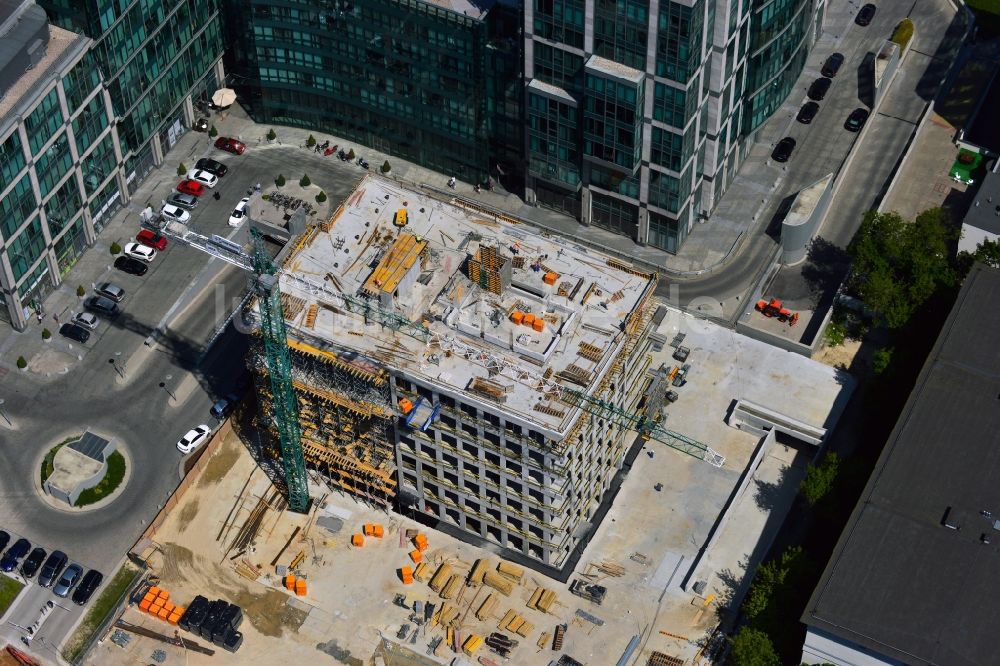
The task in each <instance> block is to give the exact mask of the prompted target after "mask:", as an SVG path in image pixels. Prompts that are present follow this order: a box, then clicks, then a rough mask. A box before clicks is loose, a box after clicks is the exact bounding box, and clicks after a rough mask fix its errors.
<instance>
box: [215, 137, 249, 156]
mask: <svg viewBox="0 0 1000 666" xmlns="http://www.w3.org/2000/svg"><path fill="white" fill-rule="evenodd" d="M215 147H216V148H218V149H219V150H224V151H226V152H227V153H232V154H233V155H242V154H243V153H244V152H245V151H246V149H247V144H245V143H243V142H242V141H237V140H236V139H231V138H229V137H228V136H220V137H219V138H218V139H216V140H215Z"/></svg>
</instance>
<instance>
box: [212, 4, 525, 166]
mask: <svg viewBox="0 0 1000 666" xmlns="http://www.w3.org/2000/svg"><path fill="white" fill-rule="evenodd" d="M234 6H238V7H239V15H240V16H241V17H242V20H235V21H233V23H232V24H231V25H229V26H228V29H229V30H230V31H231V33H232V34H234V35H239V39H238V40H236V39H234V48H233V49H231V50H230V51H227V57H228V58H229V59H230V66H231V69H232V70H233V71H234V72H235V74H236V78H237V84H236V87H237V90H239V92H240V93H241V97H242V98H243V99H246V100H247V101H248V107H249V108H248V110H249V111H250V113H251V115H252V116H253V117H254V119H255V120H257V121H258V122H262V123H271V122H273V123H279V124H284V125H294V126H301V127H307V128H309V129H315V130H318V131H324V130H325V131H328V132H331V133H333V134H336V135H338V136H343V137H346V138H348V139H350V140H353V141H357V142H359V143H361V144H363V145H368V146H372V147H374V148H376V149H378V150H381V151H383V152H387V153H389V154H391V155H398V156H399V157H402V158H404V159H407V160H410V161H412V162H415V163H417V164H420V165H423V166H427V167H430V168H433V169H435V170H437V171H440V172H442V173H445V174H451V175H455V176H456V177H458V178H461V179H463V180H468V181H474V182H484V181H485V180H486V178H487V176H488V175H489V174H490V173H491V171H492V172H493V173H494V175H495V173H496V172H495V171H493V169H492V164H493V162H494V161H502V159H503V155H499V156H498V155H496V154H493V155H492V156H491V152H493V153H496V152H500V153H504V152H505V150H504V145H506V144H509V145H510V146H512V147H514V148H515V149H516V150H517V152H518V153H520V152H522V151H523V148H522V146H523V142H522V139H521V138H520V136H521V131H520V129H519V128H518V126H517V125H518V123H517V122H516V121H517V120H519V119H520V114H521V108H520V96H521V95H522V94H523V89H518V90H516V91H512V90H511V89H510V84H511V83H514V82H516V81H517V77H516V74H515V73H516V72H519V71H520V64H521V62H522V61H523V56H522V55H521V50H520V45H519V44H517V43H516V40H514V39H513V37H515V36H516V29H517V28H518V27H519V22H518V20H517V18H516V17H517V14H516V12H514V11H513V10H511V9H509V8H506V7H504V6H501V5H498V6H496V7H494V8H492V9H490V10H489V12H487V13H486V14H485V15H483V16H473V15H472V13H473V12H474V11H475V10H474V8H472V6H471V5H470V11H469V12H467V14H468V15H466V14H463V13H459V12H456V11H452V10H450V9H445V8H443V7H441V6H438V5H435V4H431V3H425V2H420V1H419V0H394V1H390V2H386V1H384V0H360V1H358V2H353V3H333V2H326V3H323V2H320V3H317V2H312V1H307V0H298V1H295V0H292V1H288V2H283V3H281V4H280V5H275V4H273V3H269V2H261V1H258V0H243V1H241V2H235V3H234ZM490 68H494V69H496V70H499V71H497V72H494V71H491V70H490ZM504 73H506V75H507V76H508V77H512V78H508V79H507V80H504V79H501V78H499V76H497V75H503V74H504ZM494 76H497V78H495V79H494ZM491 79H494V80H491ZM515 92H516V94H512V93H515ZM512 119H513V120H514V122H510V121H511V120H512ZM494 128H496V129H494ZM500 128H503V129H504V132H506V131H510V130H513V131H514V132H515V133H514V134H513V136H509V137H507V136H504V135H503V134H502V133H500Z"/></svg>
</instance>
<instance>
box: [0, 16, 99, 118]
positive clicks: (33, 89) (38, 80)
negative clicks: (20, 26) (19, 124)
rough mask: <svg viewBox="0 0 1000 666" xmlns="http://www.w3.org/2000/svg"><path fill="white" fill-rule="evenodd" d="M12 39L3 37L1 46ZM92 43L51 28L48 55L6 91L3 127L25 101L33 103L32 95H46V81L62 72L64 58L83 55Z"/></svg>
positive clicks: (0, 114) (0, 106)
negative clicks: (89, 43) (76, 54)
mask: <svg viewBox="0 0 1000 666" xmlns="http://www.w3.org/2000/svg"><path fill="white" fill-rule="evenodd" d="M44 14H45V12H44V11H42V16H43V17H44ZM8 37H9V35H8V36H3V37H2V38H0V44H3V43H5V42H7V41H8ZM89 41H90V40H89V39H88V38H87V37H85V36H84V35H78V34H76V33H75V32H70V31H69V30H63V29H62V28H59V27H56V26H54V25H50V26H49V40H48V43H47V44H46V48H45V55H43V56H42V57H41V59H40V60H38V62H37V63H36V64H35V65H34V66H33V67H32V68H31V69H27V70H25V71H24V72H23V73H22V72H19V73H18V77H17V79H16V80H14V81H13V82H12V83H11V85H10V86H9V87H8V88H7V90H6V92H4V93H3V96H2V97H0V127H2V126H3V125H4V123H5V122H6V120H7V117H8V115H9V114H10V113H11V112H13V111H15V110H17V108H18V107H19V106H21V105H22V102H25V103H29V102H30V101H31V100H27V99H26V97H27V96H28V94H29V93H35V94H36V95H40V94H41V93H42V92H45V90H44V89H45V85H44V84H43V81H45V79H46V78H48V77H50V76H52V75H53V74H54V73H58V71H59V68H58V65H59V64H60V62H61V61H62V60H63V58H65V57H69V56H72V55H73V54H75V53H78V52H79V53H82V52H83V51H84V50H85V49H86V47H87V44H88V42H89ZM0 48H6V47H0ZM22 48H24V46H22ZM2 61H3V55H0V62H2Z"/></svg>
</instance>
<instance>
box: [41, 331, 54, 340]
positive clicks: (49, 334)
mask: <svg viewBox="0 0 1000 666" xmlns="http://www.w3.org/2000/svg"><path fill="white" fill-rule="evenodd" d="M51 337H52V331H50V330H49V329H47V328H43V329H42V340H48V339H49V338H51Z"/></svg>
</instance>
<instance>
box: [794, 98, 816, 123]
mask: <svg viewBox="0 0 1000 666" xmlns="http://www.w3.org/2000/svg"><path fill="white" fill-rule="evenodd" d="M817 113H819V104H817V103H816V102H806V103H805V104H803V105H802V108H801V109H799V115H797V116H796V117H795V119H796V120H798V121H799V122H800V123H802V124H803V125H808V124H809V123H811V122H812V121H813V118H815V117H816V114H817Z"/></svg>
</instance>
